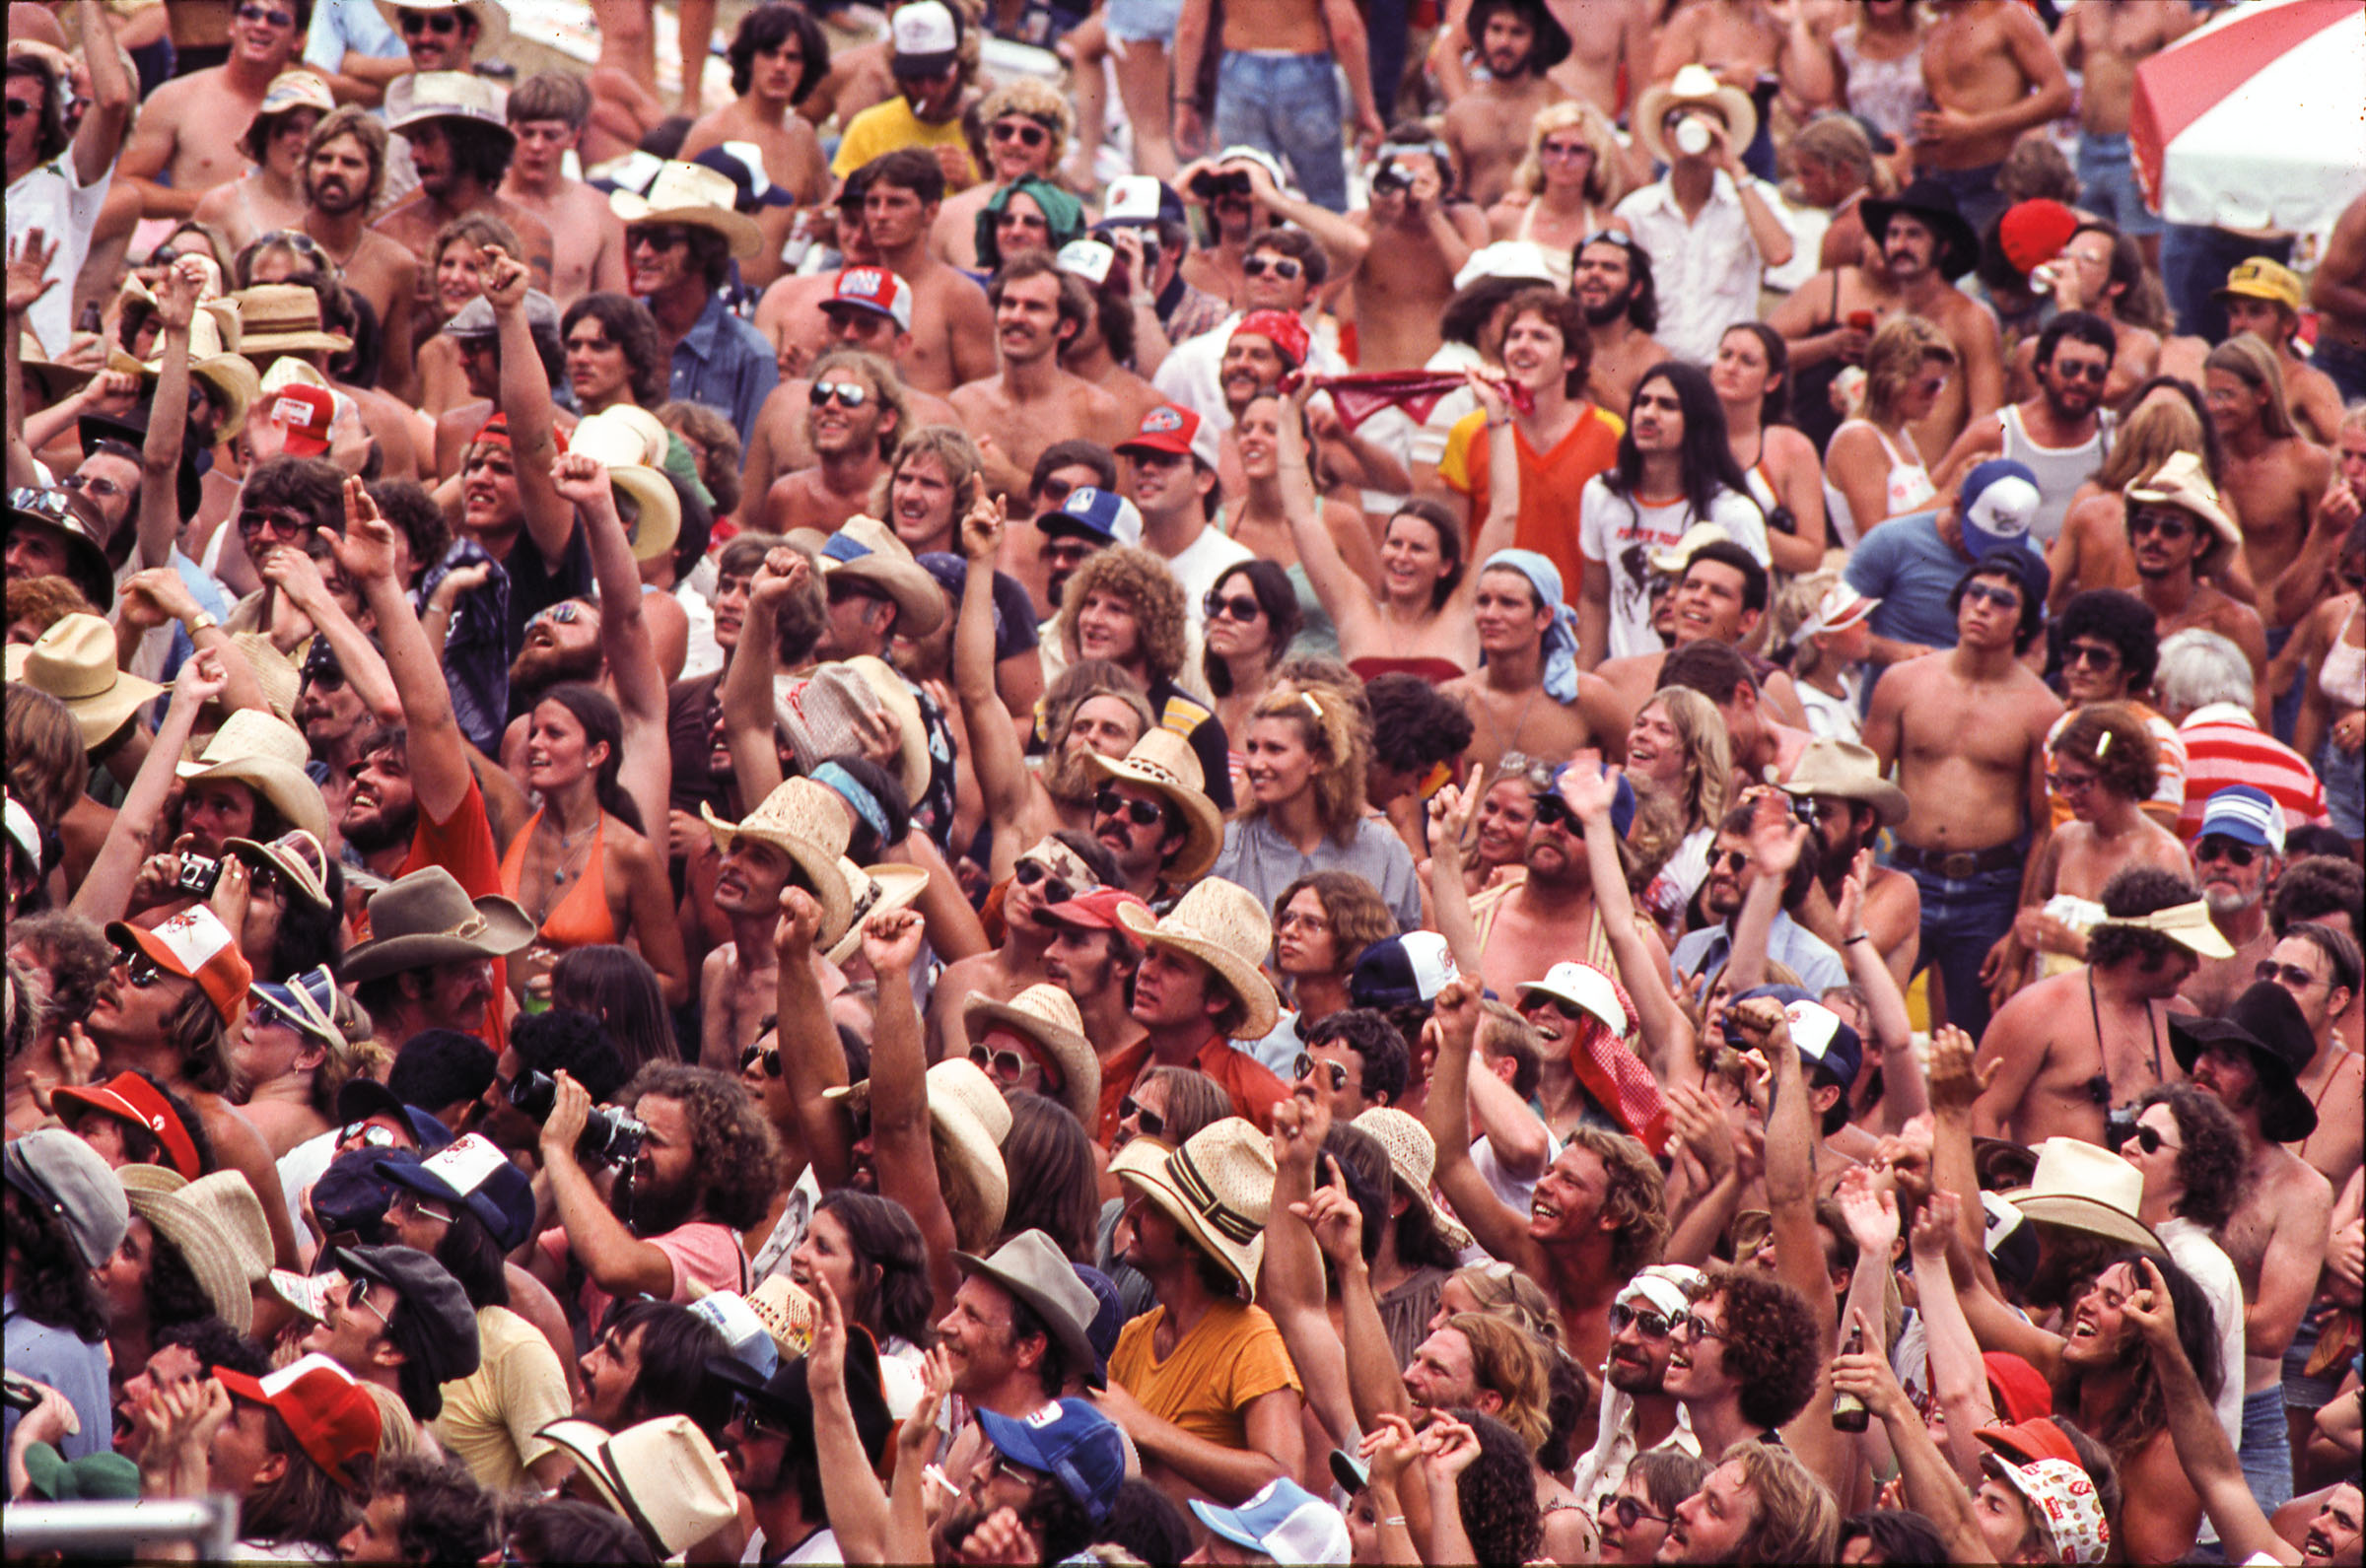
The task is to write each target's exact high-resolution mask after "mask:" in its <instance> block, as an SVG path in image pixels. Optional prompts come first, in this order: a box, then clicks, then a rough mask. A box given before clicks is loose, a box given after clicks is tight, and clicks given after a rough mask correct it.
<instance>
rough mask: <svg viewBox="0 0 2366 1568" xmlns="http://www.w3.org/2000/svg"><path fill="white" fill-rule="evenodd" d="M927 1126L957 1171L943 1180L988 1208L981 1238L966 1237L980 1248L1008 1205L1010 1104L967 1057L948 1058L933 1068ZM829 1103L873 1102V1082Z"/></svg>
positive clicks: (827, 1092) (829, 1096)
mask: <svg viewBox="0 0 2366 1568" xmlns="http://www.w3.org/2000/svg"><path fill="white" fill-rule="evenodd" d="M928 1095H929V1122H930V1124H931V1125H933V1126H934V1127H935V1128H936V1130H937V1131H938V1132H939V1134H940V1135H941V1144H940V1147H941V1148H942V1149H943V1150H944V1153H945V1157H946V1158H947V1159H949V1160H950V1161H951V1162H952V1163H953V1165H954V1167H955V1169H953V1170H949V1171H939V1172H938V1173H937V1176H938V1179H939V1181H940V1182H952V1181H955V1180H959V1181H962V1182H965V1183H967V1184H968V1186H969V1188H970V1190H971V1191H972V1192H974V1193H977V1195H978V1199H979V1203H980V1206H981V1207H982V1208H983V1209H984V1210H985V1213H984V1215H983V1216H982V1218H983V1224H982V1227H981V1228H982V1229H983V1230H984V1231H985V1235H984V1236H983V1237H978V1238H964V1239H963V1245H964V1246H967V1245H970V1244H972V1243H973V1242H975V1243H977V1244H980V1245H982V1244H983V1243H984V1242H985V1241H990V1240H992V1239H993V1237H994V1235H995V1233H996V1232H998V1231H1000V1230H1001V1229H1002V1228H1003V1215H1004V1214H1005V1213H1006V1212H1008V1211H1009V1207H1010V1173H1009V1170H1008V1169H1007V1168H1006V1167H1005V1166H1004V1164H1003V1139H1005V1138H1007V1137H1009V1135H1010V1105H1009V1101H1007V1100H1005V1099H1004V1098H1003V1091H1002V1090H1000V1089H998V1088H996V1087H995V1086H994V1080H993V1079H992V1078H989V1077H987V1076H986V1074H985V1073H984V1072H982V1071H980V1070H979V1068H978V1064H977V1063H976V1062H974V1061H971V1060H970V1059H969V1058H968V1057H947V1058H946V1059H944V1060H942V1061H939V1063H937V1065H935V1066H934V1067H931V1068H930V1069H929V1075H928ZM821 1097H822V1098H823V1099H825V1100H844V1101H847V1102H849V1103H850V1104H853V1105H858V1106H859V1105H868V1104H869V1103H870V1079H869V1078H866V1079H864V1080H863V1081H862V1082H861V1083H855V1084H849V1085H848V1086H847V1087H845V1088H843V1089H824V1090H822V1091H821Z"/></svg>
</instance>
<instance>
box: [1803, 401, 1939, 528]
mask: <svg viewBox="0 0 2366 1568" xmlns="http://www.w3.org/2000/svg"><path fill="white" fill-rule="evenodd" d="M1851 425H1862V426H1864V428H1865V429H1867V430H1869V431H1871V432H1872V433H1873V439H1874V440H1875V441H1877V442H1879V443H1881V449H1882V452H1883V453H1884V454H1885V455H1886V456H1887V457H1888V458H1889V459H1890V471H1889V473H1888V474H1887V475H1885V476H1884V477H1883V480H1882V486H1881V498H1882V501H1883V503H1884V505H1886V506H1887V507H1888V509H1889V510H1888V511H1884V512H1883V513H1882V514H1881V517H1875V518H1874V519H1873V521H1875V522H1879V521H1881V519H1882V517H1897V516H1902V515H1904V514H1905V513H1907V512H1910V511H1919V510H1920V509H1921V507H1922V505H1923V503H1925V502H1928V501H1931V500H1933V499H1935V498H1936V497H1937V496H1938V493H1939V492H1938V487H1936V486H1935V485H1933V484H1932V483H1931V482H1930V470H1929V469H1927V468H1925V467H1923V466H1922V463H1921V460H1920V459H1919V458H1915V457H1909V456H1907V455H1906V454H1905V453H1903V452H1901V451H1900V450H1899V449H1898V448H1897V447H1895V446H1893V445H1891V444H1890V438H1889V437H1887V436H1884V435H1883V434H1882V433H1881V427H1880V426H1879V425H1876V424H1874V423H1873V422H1872V421H1871V420H1866V419H1851V420H1844V421H1843V422H1842V425H1841V430H1846V429H1848V428H1849V427H1850V426H1851ZM1841 430H1836V431H1834V432H1833V433H1832V434H1833V436H1834V437H1835V439H1838V437H1839V436H1840V434H1841ZM1825 449H1826V450H1827V451H1830V450H1831V448H1830V446H1829V445H1828V446H1827V447H1826V448H1825ZM1824 512H1825V515H1826V516H1827V517H1828V518H1830V519H1831V522H1832V527H1833V531H1834V532H1835V533H1837V534H1838V535H1839V536H1840V541H1841V543H1843V544H1844V545H1853V544H1855V543H1856V541H1857V537H1858V535H1859V533H1860V532H1861V531H1862V530H1860V529H1859V528H1858V527H1857V523H1856V517H1855V514H1854V513H1852V512H1851V511H1849V510H1848V498H1847V497H1846V496H1845V495H1843V494H1842V493H1841V488H1840V486H1838V485H1836V484H1834V483H1833V482H1832V481H1831V479H1829V478H1827V479H1826V480H1825V481H1824Z"/></svg>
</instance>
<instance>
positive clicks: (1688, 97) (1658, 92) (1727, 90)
mask: <svg viewBox="0 0 2366 1568" xmlns="http://www.w3.org/2000/svg"><path fill="white" fill-rule="evenodd" d="M1686 103H1699V104H1701V105H1703V106H1704V107H1705V108H1711V109H1714V110H1715V111H1716V112H1717V115H1718V117H1719V118H1721V119H1722V120H1724V122H1725V145H1726V146H1728V147H1730V148H1732V149H1733V150H1734V151H1735V152H1736V153H1739V152H1740V151H1741V150H1742V149H1743V148H1745V147H1747V146H1749V145H1750V144H1751V142H1752V141H1754V140H1756V139H1757V136H1758V105H1757V104H1755V103H1753V102H1750V95H1749V94H1747V93H1745V92H1743V91H1742V90H1741V89H1740V88H1738V87H1727V86H1726V85H1725V84H1724V83H1722V82H1720V81H1718V80H1717V79H1716V76H1715V75H1714V74H1713V73H1712V72H1711V71H1710V70H1709V69H1708V67H1707V66H1705V65H1688V66H1686V67H1684V68H1683V69H1682V70H1680V71H1678V72H1677V73H1676V75H1675V77H1674V78H1673V79H1671V80H1669V81H1666V82H1663V83H1661V84H1659V85H1658V86H1656V87H1647V88H1645V89H1643V96H1642V97H1641V98H1640V99H1638V100H1636V102H1635V119H1634V122H1633V123H1634V125H1635V140H1636V141H1638V142H1641V143H1642V144H1643V151H1645V152H1647V153H1649V154H1650V155H1651V156H1652V157H1653V158H1655V159H1657V160H1658V161H1659V162H1660V163H1663V164H1672V163H1674V162H1676V158H1675V155H1674V154H1673V153H1671V152H1669V151H1668V149H1667V146H1666V145H1665V144H1664V143H1662V142H1661V141H1660V139H1659V122H1660V121H1661V120H1662V119H1664V118H1666V117H1667V112H1668V110H1670V109H1672V108H1675V107H1678V106H1679V105H1681V104H1686Z"/></svg>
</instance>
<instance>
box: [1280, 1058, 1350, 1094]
mask: <svg viewBox="0 0 2366 1568" xmlns="http://www.w3.org/2000/svg"><path fill="white" fill-rule="evenodd" d="M1317 1067H1324V1068H1328V1069H1329V1071H1327V1072H1326V1073H1325V1074H1324V1076H1326V1077H1328V1078H1329V1079H1330V1080H1331V1092H1332V1093H1333V1094H1339V1093H1341V1092H1342V1091H1344V1090H1345V1089H1346V1088H1347V1086H1348V1069H1347V1068H1346V1067H1344V1066H1342V1065H1341V1064H1340V1063H1338V1062H1336V1061H1325V1060H1323V1059H1322V1058H1320V1057H1310V1056H1308V1055H1307V1054H1306V1053H1305V1052H1303V1051H1301V1052H1299V1053H1298V1059H1297V1060H1296V1061H1295V1062H1293V1063H1291V1065H1290V1069H1289V1075H1290V1077H1291V1078H1292V1079H1294V1080H1297V1081H1299V1082H1304V1081H1305V1080H1306V1079H1308V1078H1311V1077H1313V1076H1314V1069H1315V1068H1317Z"/></svg>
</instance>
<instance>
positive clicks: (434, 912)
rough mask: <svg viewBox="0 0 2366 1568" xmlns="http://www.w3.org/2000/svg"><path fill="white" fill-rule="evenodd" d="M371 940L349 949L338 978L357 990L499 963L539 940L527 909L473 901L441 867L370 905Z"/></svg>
mask: <svg viewBox="0 0 2366 1568" xmlns="http://www.w3.org/2000/svg"><path fill="white" fill-rule="evenodd" d="M368 914H369V917H370V939H369V940H368V941H366V942H357V943H355V944H354V945H353V946H352V947H349V948H347V949H346V950H345V961H344V962H343V963H341V964H339V965H338V966H337V978H338V979H339V980H341V981H343V982H344V983H345V984H346V985H348V986H358V985H360V984H361V983H362V982H363V981H366V980H377V979H378V978H379V977H380V976H382V975H393V974H399V973H400V972H401V971H403V970H406V969H424V968H425V967H427V966H428V965H430V964H441V963H446V962H449V961H450V960H452V959H455V958H500V957H503V956H505V955H507V954H510V953H515V952H516V951H518V949H520V948H521V947H523V946H524V945H525V944H526V943H528V942H530V941H532V940H533V939H534V922H533V920H532V918H531V917H529V916H528V915H527V914H526V913H525V911H524V910H523V909H521V908H520V907H519V906H518V904H517V903H516V902H515V901H514V900H511V899H506V898H502V897H501V896H499V895H498V894H488V895H487V896H485V897H484V898H480V899H471V898H470V897H469V896H468V891H467V889H465V888H463V887H461V886H460V883H459V879H458V878H457V877H455V876H453V875H452V873H451V872H450V871H447V870H445V869H444V867H442V866H440V865H427V866H421V867H420V868H419V869H418V870H416V871H413V872H411V873H410V874H409V875H407V876H402V877H397V878H396V879H395V880H394V881H393V882H392V883H390V884H388V885H387V887H386V888H385V889H384V891H383V892H380V893H378V894H376V895H374V896H373V897H372V898H371V900H370V904H369V908H368Z"/></svg>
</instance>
